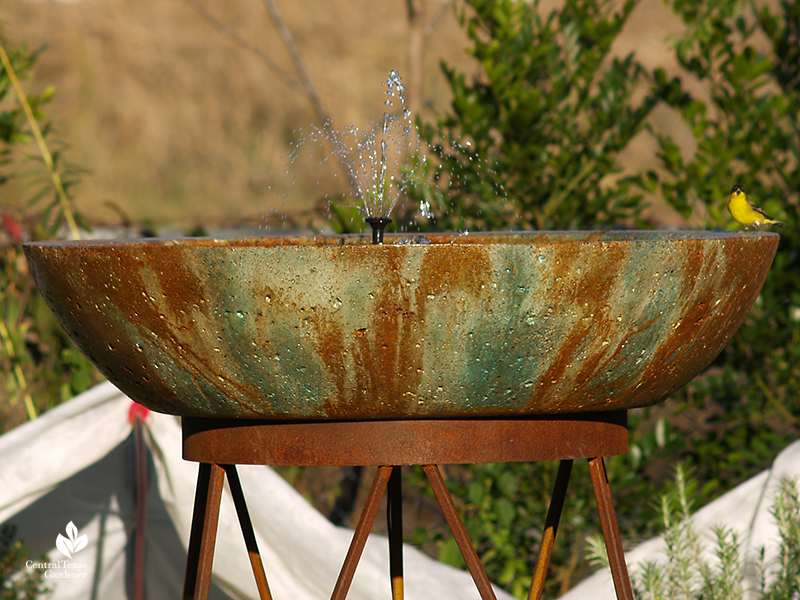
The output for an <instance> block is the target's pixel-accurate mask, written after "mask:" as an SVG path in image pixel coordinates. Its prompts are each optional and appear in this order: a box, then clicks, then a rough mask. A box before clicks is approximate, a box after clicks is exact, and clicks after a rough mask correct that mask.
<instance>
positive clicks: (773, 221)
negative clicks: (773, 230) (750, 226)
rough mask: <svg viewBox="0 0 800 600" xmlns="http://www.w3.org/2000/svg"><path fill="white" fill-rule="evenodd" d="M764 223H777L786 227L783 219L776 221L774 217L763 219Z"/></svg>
mask: <svg viewBox="0 0 800 600" xmlns="http://www.w3.org/2000/svg"><path fill="white" fill-rule="evenodd" d="M764 225H777V226H778V227H786V223H784V222H783V221H776V220H775V219H765V220H764Z"/></svg>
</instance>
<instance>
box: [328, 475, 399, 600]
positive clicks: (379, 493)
mask: <svg viewBox="0 0 800 600" xmlns="http://www.w3.org/2000/svg"><path fill="white" fill-rule="evenodd" d="M392 469H393V468H392V467H378V472H377V473H376V474H375V479H374V480H373V481H372V487H370V489H369V494H367V502H366V504H364V509H363V510H362V511H361V516H360V517H359V518H358V524H357V525H356V530H355V533H353V540H352V541H351V542H350V548H349V549H348V550H347V556H346V557H345V559H344V564H343V565H342V570H341V571H340V572H339V579H338V580H337V581H336V586H335V587H334V588H333V593H332V594H331V600H344V598H345V597H346V596H347V591H348V590H349V589H350V584H351V583H352V581H353V576H354V575H355V574H356V567H357V566H358V561H359V559H360V558H361V553H362V552H363V551H364V546H365V545H366V543H367V538H368V537H369V530H370V529H372V524H373V523H374V522H375V517H376V516H377V514H378V509H379V508H380V505H381V498H383V493H384V492H385V491H386V484H387V483H388V482H389V477H390V475H391V473H392Z"/></svg>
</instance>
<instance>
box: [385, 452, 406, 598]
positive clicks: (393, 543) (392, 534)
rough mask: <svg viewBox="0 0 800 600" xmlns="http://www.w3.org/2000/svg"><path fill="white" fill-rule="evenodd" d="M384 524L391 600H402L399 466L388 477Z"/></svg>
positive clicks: (401, 495)
mask: <svg viewBox="0 0 800 600" xmlns="http://www.w3.org/2000/svg"><path fill="white" fill-rule="evenodd" d="M386 523H387V525H388V529H389V575H390V577H391V580H392V600H403V479H402V474H401V471H400V467H399V466H396V467H394V468H393V469H392V475H391V477H389V490H388V495H387V499H386Z"/></svg>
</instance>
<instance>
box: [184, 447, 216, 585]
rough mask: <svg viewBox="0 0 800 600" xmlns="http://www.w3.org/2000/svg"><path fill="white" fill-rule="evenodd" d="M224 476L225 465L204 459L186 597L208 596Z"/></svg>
mask: <svg viewBox="0 0 800 600" xmlns="http://www.w3.org/2000/svg"><path fill="white" fill-rule="evenodd" d="M224 479H225V471H224V470H223V469H222V467H220V466H219V465H214V464H208V463H200V471H199V473H198V475H197V491H196V492H195V496H194V513H193V514H192V530H191V533H190V535H189V549H188V557H187V559H186V577H185V579H184V581H183V598H184V600H190V599H191V600H205V599H206V598H208V591H209V589H210V587H211V565H212V563H213V561H214V544H215V543H216V541H217V523H218V522H219V505H220V501H221V499H222V483H223V481H224Z"/></svg>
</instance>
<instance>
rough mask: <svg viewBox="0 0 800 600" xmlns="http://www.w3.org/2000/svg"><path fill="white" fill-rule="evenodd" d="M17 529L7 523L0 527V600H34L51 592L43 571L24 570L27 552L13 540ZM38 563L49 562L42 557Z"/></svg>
mask: <svg viewBox="0 0 800 600" xmlns="http://www.w3.org/2000/svg"><path fill="white" fill-rule="evenodd" d="M16 533H17V529H16V527H15V526H13V525H9V524H8V523H6V524H4V525H3V526H2V527H0V600H35V599H36V598H42V597H44V595H46V594H48V593H49V592H50V591H51V590H50V589H49V588H48V587H47V586H46V585H45V581H44V571H41V570H39V569H25V568H24V567H25V562H26V559H27V558H28V555H29V552H28V549H27V548H26V547H25V545H24V544H23V543H22V541H20V540H17V539H15V537H16ZM40 562H50V561H49V559H48V558H47V556H43V557H41V559H40Z"/></svg>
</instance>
